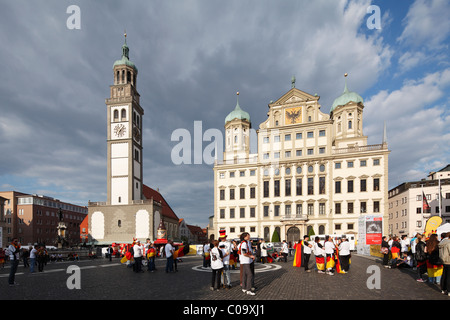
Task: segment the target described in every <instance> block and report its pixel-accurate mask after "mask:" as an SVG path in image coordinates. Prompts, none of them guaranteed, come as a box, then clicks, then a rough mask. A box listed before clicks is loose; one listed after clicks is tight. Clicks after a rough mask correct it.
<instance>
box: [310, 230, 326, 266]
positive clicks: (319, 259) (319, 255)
mask: <svg viewBox="0 0 450 320" xmlns="http://www.w3.org/2000/svg"><path fill="white" fill-rule="evenodd" d="M319 241H320V239H319V237H316V238H315V239H314V246H313V250H314V256H315V257H316V267H317V272H318V273H325V272H324V271H323V270H324V269H325V250H324V249H323V246H322V244H321V243H320V242H319Z"/></svg>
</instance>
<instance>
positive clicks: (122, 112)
mask: <svg viewBox="0 0 450 320" xmlns="http://www.w3.org/2000/svg"><path fill="white" fill-rule="evenodd" d="M121 120H122V121H125V120H127V110H125V109H122V111H121Z"/></svg>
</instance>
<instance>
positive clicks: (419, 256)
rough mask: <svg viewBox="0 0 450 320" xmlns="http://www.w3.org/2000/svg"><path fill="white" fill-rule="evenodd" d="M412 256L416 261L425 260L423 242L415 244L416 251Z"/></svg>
mask: <svg viewBox="0 0 450 320" xmlns="http://www.w3.org/2000/svg"><path fill="white" fill-rule="evenodd" d="M414 258H415V259H416V260H417V261H425V260H427V254H426V253H425V243H423V242H422V241H421V242H419V243H418V244H417V245H416V253H415V254H414Z"/></svg>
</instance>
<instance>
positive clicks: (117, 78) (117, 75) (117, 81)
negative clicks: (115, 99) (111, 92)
mask: <svg viewBox="0 0 450 320" xmlns="http://www.w3.org/2000/svg"><path fill="white" fill-rule="evenodd" d="M119 80H120V72H119V71H117V73H116V84H119Z"/></svg>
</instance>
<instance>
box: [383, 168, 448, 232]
mask: <svg viewBox="0 0 450 320" xmlns="http://www.w3.org/2000/svg"><path fill="white" fill-rule="evenodd" d="M449 177H450V165H448V166H446V167H445V168H443V169H441V170H440V171H438V172H432V173H430V174H429V175H428V177H427V178H426V179H423V180H420V181H411V182H405V183H402V184H400V185H398V186H396V187H395V188H392V189H391V190H389V209H388V210H389V220H388V232H389V234H391V235H397V236H402V235H407V236H409V237H412V236H413V235H415V234H416V233H418V232H421V233H422V232H424V229H425V224H426V222H427V220H428V219H429V218H430V217H432V216H440V217H441V218H442V221H443V223H447V222H450V178H449ZM424 198H425V199H424Z"/></svg>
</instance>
